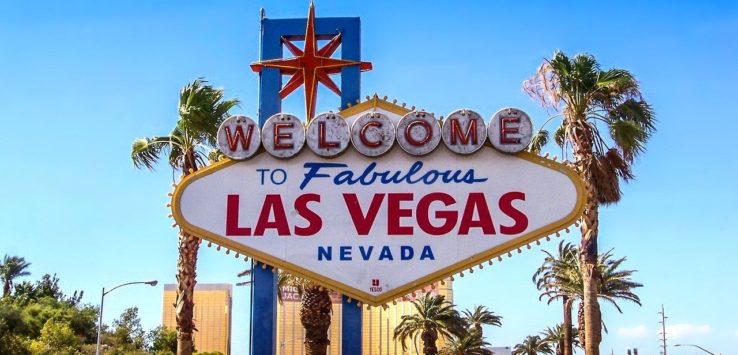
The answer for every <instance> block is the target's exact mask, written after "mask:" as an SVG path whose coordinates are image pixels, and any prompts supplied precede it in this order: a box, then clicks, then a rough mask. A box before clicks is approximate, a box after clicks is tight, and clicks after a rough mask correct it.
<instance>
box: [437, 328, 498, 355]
mask: <svg viewBox="0 0 738 355" xmlns="http://www.w3.org/2000/svg"><path fill="white" fill-rule="evenodd" d="M487 346H489V343H488V342H486V341H484V337H483V336H482V333H480V332H478V331H476V330H472V331H470V332H467V333H466V334H463V335H458V336H457V335H453V336H451V338H449V339H448V341H447V343H446V345H444V346H443V348H442V349H441V351H440V352H439V354H441V355H493V354H494V353H493V352H492V351H491V350H488V349H487V348H486V347H487Z"/></svg>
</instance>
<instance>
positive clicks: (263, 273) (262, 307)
mask: <svg viewBox="0 0 738 355" xmlns="http://www.w3.org/2000/svg"><path fill="white" fill-rule="evenodd" d="M306 26H307V20H306V19H267V18H265V17H264V16H263V12H262V18H261V48H260V50H261V54H260V56H259V57H260V58H259V60H267V59H277V58H282V37H285V38H300V37H304V35H305V28H306ZM315 29H316V31H315V32H316V34H317V35H318V36H335V35H337V34H339V33H341V34H342V44H341V45H342V49H341V58H342V59H347V60H354V61H359V60H361V43H360V40H361V38H360V29H361V23H360V21H359V18H358V17H329V18H317V19H315ZM360 80H361V79H360V69H359V67H358V66H354V67H347V68H343V69H342V70H341V94H342V95H341V107H343V108H345V107H347V106H348V103H356V101H357V100H358V99H359V98H360V97H361V81H360ZM281 88H282V76H281V74H280V72H279V70H278V69H274V68H264V69H263V70H262V71H261V73H260V74H259V110H258V121H259V125H263V124H264V122H265V121H266V120H267V119H268V118H269V117H270V116H272V115H273V114H275V113H279V112H280V111H281V106H282V100H281V99H280V97H279V90H280V89H281ZM252 277H253V280H254V282H253V286H252V288H251V334H250V339H251V341H250V343H251V354H259V355H261V354H276V350H277V347H276V345H277V341H276V335H277V327H276V325H277V297H276V296H277V274H276V273H275V272H272V269H271V267H267V268H262V267H261V266H259V265H257V263H253V266H252ZM342 304H343V312H342V324H343V327H342V330H341V337H342V342H341V343H342V346H341V350H342V354H343V355H354V354H361V340H362V337H361V314H362V313H361V307H357V304H356V301H354V303H348V302H347V299H346V298H345V297H343V302H342Z"/></svg>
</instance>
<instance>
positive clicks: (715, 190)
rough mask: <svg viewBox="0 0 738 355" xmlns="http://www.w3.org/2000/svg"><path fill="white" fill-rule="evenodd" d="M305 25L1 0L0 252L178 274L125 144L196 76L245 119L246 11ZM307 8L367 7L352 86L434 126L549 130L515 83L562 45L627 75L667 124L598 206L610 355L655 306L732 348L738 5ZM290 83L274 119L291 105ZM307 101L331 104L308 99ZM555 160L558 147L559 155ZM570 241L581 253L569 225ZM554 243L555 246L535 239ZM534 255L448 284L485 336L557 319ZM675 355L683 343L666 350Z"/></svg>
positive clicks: (688, 331)
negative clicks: (496, 122) (494, 324)
mask: <svg viewBox="0 0 738 355" xmlns="http://www.w3.org/2000/svg"><path fill="white" fill-rule="evenodd" d="M260 7H264V8H265V9H266V12H267V16H269V17H274V18H283V17H304V16H305V15H306V13H307V1H294V2H292V1H291V2H286V1H276V0H275V1H208V2H203V1H180V2H173V1H172V2H150V1H105V2H99V1H65V2H51V1H49V2H41V1H6V2H2V3H0V77H2V78H3V81H4V82H5V84H4V85H2V86H0V106H1V107H2V110H1V111H0V112H1V113H0V123H1V125H0V127H1V128H0V132H2V134H1V135H0V137H2V138H0V151H3V152H5V154H6V155H5V156H4V158H3V161H5V163H4V164H3V166H4V168H3V169H2V175H0V227H1V228H0V254H6V253H7V254H17V255H21V256H24V257H26V258H27V259H28V260H29V261H31V262H32V263H33V265H32V267H31V271H32V272H33V277H34V278H37V277H40V276H41V275H42V274H43V273H57V274H58V275H59V276H60V277H61V280H62V286H63V288H64V289H65V290H66V291H67V292H70V293H71V292H72V291H73V290H75V289H82V290H85V292H86V296H85V299H86V301H88V302H92V303H97V302H98V298H99V292H100V288H102V287H103V286H108V287H109V286H112V285H115V284H118V283H121V282H126V281H130V280H145V279H158V280H160V281H161V282H166V283H171V282H173V281H174V273H175V262H176V244H177V241H176V233H175V231H174V230H173V229H172V228H171V227H170V224H171V222H170V221H169V220H168V219H167V218H166V216H167V214H168V213H169V211H168V210H167V208H166V207H165V206H164V205H165V203H166V202H167V199H168V198H167V196H166V194H167V192H168V191H169V190H170V184H171V179H172V175H171V172H170V171H169V170H168V169H167V167H166V166H164V165H162V166H161V168H159V169H158V170H157V172H156V173H149V172H146V171H137V170H135V169H133V167H132V164H131V162H130V159H129V153H130V144H131V141H132V140H133V138H135V137H141V136H150V135H156V134H164V133H167V132H168V130H169V129H170V128H171V127H172V125H173V124H174V122H175V120H176V118H177V116H176V115H177V111H176V104H177V94H178V90H179V88H180V87H181V86H182V85H184V84H186V83H187V82H188V81H189V80H191V79H194V78H196V77H199V76H205V77H206V78H207V79H209V80H210V81H211V82H212V83H213V84H215V85H217V86H222V87H224V88H225V92H226V95H227V96H229V97H238V98H239V99H241V100H242V104H241V107H240V108H238V109H237V110H235V112H234V113H242V114H247V115H250V116H252V117H253V116H255V112H256V107H255V105H256V100H257V76H256V75H255V74H253V73H251V71H250V70H249V68H248V64H249V63H250V62H252V61H254V60H256V59H257V56H258V52H257V48H258V44H257V40H258V38H257V34H258V9H259V8H260ZM316 9H317V16H318V17H321V16H322V17H325V16H360V17H361V18H362V37H363V43H362V48H363V56H364V59H365V60H369V61H372V62H373V63H374V70H373V71H371V72H369V73H366V74H364V75H363V79H362V80H363V82H362V84H363V85H362V90H363V94H371V93H374V92H378V93H379V94H380V95H388V96H389V97H390V98H397V99H398V100H399V101H405V102H407V103H408V104H410V105H416V106H418V107H422V108H425V109H427V110H429V111H432V112H436V113H438V114H443V115H445V114H446V113H448V112H450V111H452V110H454V109H456V108H459V107H471V108H473V109H475V110H477V111H478V112H480V113H482V114H483V115H484V116H490V115H491V114H493V113H494V112H495V111H496V110H497V109H499V108H501V107H503V106H517V107H521V108H523V109H524V110H526V111H528V112H529V113H530V114H531V116H532V117H533V118H534V121H535V123H536V124H541V123H542V122H543V121H544V120H545V118H546V112H545V111H544V110H542V109H540V108H539V107H538V106H537V105H536V104H535V103H534V102H533V101H532V100H531V99H529V98H528V97H527V96H526V95H525V94H524V93H523V92H522V90H521V88H520V86H521V82H522V81H523V80H524V79H526V78H528V77H529V76H530V75H531V74H533V72H534V71H535V69H536V68H537V66H538V65H539V64H540V62H541V59H542V58H543V57H546V56H550V55H551V54H552V53H553V51H554V50H556V49H562V50H564V51H565V52H567V53H571V54H573V53H576V52H580V51H585V52H589V53H592V54H594V55H596V56H597V58H598V59H599V60H600V62H601V63H602V65H603V66H604V67H613V66H615V67H621V68H625V69H628V70H631V71H632V72H633V73H634V74H635V75H636V76H637V77H638V79H639V80H640V81H641V85H642V90H643V92H644V95H645V97H646V98H647V99H648V100H649V101H650V102H651V103H652V104H653V106H654V109H655V110H656V113H657V115H658V116H657V117H658V119H659V124H658V129H659V130H658V132H657V133H656V134H655V135H654V137H653V139H652V140H651V142H650V144H649V146H648V151H647V153H646V154H645V155H644V156H642V157H641V158H640V159H639V160H638V163H637V166H636V167H635V172H636V173H637V176H638V179H637V181H636V182H634V183H632V184H630V185H627V186H625V189H624V191H625V197H624V199H623V201H622V202H621V203H620V204H618V205H617V206H614V207H608V208H606V209H604V211H603V212H602V214H601V218H602V219H601V234H600V235H601V242H600V244H601V247H600V248H601V249H602V250H608V249H610V248H615V253H616V254H617V255H622V256H628V262H627V264H626V266H627V267H630V268H635V269H638V270H639V272H638V273H637V274H636V276H635V279H636V280H637V281H639V282H642V283H644V284H645V287H644V288H642V289H640V290H639V291H638V293H639V295H640V296H641V298H642V300H643V307H638V306H635V305H629V304H625V305H624V307H623V309H624V314H618V313H617V311H615V310H614V309H613V308H612V307H610V306H608V305H603V311H604V318H605V322H606V324H607V327H608V328H609V330H610V331H609V333H608V334H606V335H605V337H604V341H603V344H602V349H603V352H604V353H609V352H610V350H611V349H612V350H614V351H615V353H621V354H622V353H624V349H625V348H626V347H629V346H637V347H639V348H640V349H641V353H642V354H653V353H657V351H658V349H657V346H658V342H657V339H658V336H657V321H658V315H657V312H658V310H659V307H660V306H661V304H662V303H663V304H664V305H665V307H666V311H667V315H668V316H669V319H668V325H670V326H671V328H670V329H669V331H670V337H671V338H672V339H673V340H670V343H671V344H674V343H677V342H678V343H696V344H700V345H702V346H704V347H706V348H708V349H712V350H714V351H715V352H718V351H719V352H722V353H725V354H727V353H730V352H731V351H735V350H736V349H738V320H736V317H735V315H736V314H737V313H736V309H738V298H736V297H735V294H736V293H738V286H737V284H736V283H735V282H733V281H732V279H733V272H734V271H735V270H736V269H738V258H736V257H735V250H736V249H738V238H737V237H738V233H736V232H735V228H734V225H733V222H734V221H735V220H733V219H732V218H735V216H736V212H738V207H737V206H738V189H736V187H735V181H738V170H737V166H736V163H738V159H736V157H735V155H734V153H733V151H734V149H733V148H734V146H735V145H734V144H732V143H731V142H732V141H733V137H734V132H735V131H736V130H737V129H738V124H737V123H736V122H737V121H736V120H735V119H734V117H735V113H734V112H735V110H736V107H735V99H734V97H735V83H736V82H738V70H736V69H735V65H736V63H738V36H737V35H736V33H738V3H736V2H727V1H726V2H719V1H713V2H704V3H702V4H699V5H698V4H691V5H690V4H682V3H681V2H650V3H648V4H645V3H642V2H632V3H607V4H604V3H603V4H594V3H590V2H573V3H569V4H562V3H558V2H545V1H540V2H528V3H525V4H523V3H522V2H521V3H518V2H504V3H503V2H487V1H468V2H463V3H461V4H459V3H452V2H441V1H437V2H436V1H430V2H398V1H372V2H367V1H363V2H355V1H328V0H319V1H317V3H316ZM301 95H302V94H301V91H298V94H294V95H293V97H291V98H290V99H289V100H288V101H287V102H286V103H285V109H286V110H291V111H293V112H302V108H301V107H302V106H301V105H302V101H301V100H302V97H301ZM320 95H321V96H319V97H320V99H319V106H318V111H319V112H320V111H321V110H328V109H335V107H337V106H338V99H337V98H334V97H332V96H330V95H328V94H327V93H326V91H325V90H322V91H321V92H320ZM551 152H552V153H555V152H556V149H553V148H552V147H551ZM566 238H567V240H570V241H572V242H575V241H577V239H578V237H577V236H576V235H575V234H571V235H568V236H566ZM544 247H555V243H554V242H552V243H548V244H545V243H544ZM541 254H542V253H541V252H540V251H539V249H538V248H534V249H533V250H532V251H526V252H524V253H523V254H522V255H516V256H514V257H513V258H512V259H509V260H505V261H504V262H502V263H500V264H499V265H496V266H495V267H493V268H485V269H484V270H483V271H482V272H475V273H474V275H473V277H466V278H464V279H462V280H461V281H459V282H458V283H457V285H456V292H455V301H456V303H458V304H459V305H460V306H462V307H470V306H472V305H474V304H485V305H488V306H489V307H490V308H492V309H493V310H495V311H496V312H497V313H499V314H501V315H503V316H504V326H503V327H502V328H500V329H497V328H495V329H489V330H488V331H487V332H486V334H489V335H490V337H491V338H490V340H491V341H492V342H493V343H494V344H496V345H514V344H515V343H517V342H519V341H520V340H521V339H522V338H523V337H524V336H525V335H527V334H531V333H535V332H538V331H540V330H542V329H543V328H545V327H546V326H549V325H552V324H554V323H555V322H558V321H560V313H561V312H560V307H559V306H557V305H552V306H546V305H545V304H543V303H541V302H538V301H537V293H536V290H535V288H534V287H533V285H532V283H531V282H530V275H531V273H532V272H533V271H534V269H535V268H536V267H537V266H538V265H539V263H540V261H541ZM246 266H247V265H246V264H245V263H243V262H242V261H237V260H235V259H234V258H232V257H226V256H225V255H224V254H222V253H218V252H216V251H215V250H214V249H207V248H203V249H202V251H201V253H200V263H199V268H198V275H199V282H203V283H207V282H235V281H236V277H235V274H236V273H237V272H238V271H241V270H242V269H244V268H245V267H246ZM247 304H248V297H247V290H246V289H237V290H236V291H235V294H234V312H235V315H234V318H233V324H234V330H233V338H234V339H233V348H234V352H235V353H237V354H242V353H244V352H245V350H243V349H246V346H247V339H248V336H247V334H248V326H247V323H248V308H247ZM133 305H136V306H138V307H139V308H140V310H141V316H142V320H143V323H144V325H145V326H146V327H147V328H151V327H154V326H157V325H159V324H160V323H161V309H162V287H161V286H157V287H156V288H151V287H148V286H141V287H129V288H124V289H120V290H117V291H116V292H115V293H114V294H111V295H110V296H109V297H107V298H106V312H105V321H106V322H110V321H111V320H112V319H113V318H114V317H116V316H117V315H118V314H120V312H121V311H122V310H123V309H124V308H126V307H129V306H133ZM669 353H670V354H693V353H695V352H694V351H693V350H687V349H685V348H670V349H669Z"/></svg>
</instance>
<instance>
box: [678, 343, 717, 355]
mask: <svg viewBox="0 0 738 355" xmlns="http://www.w3.org/2000/svg"><path fill="white" fill-rule="evenodd" d="M674 346H693V347H695V348H697V349H700V350H702V351H704V352H706V353H708V354H711V355H715V353H713V352H711V351H708V350H707V349H705V348H703V347H701V346H699V345H694V344H674Z"/></svg>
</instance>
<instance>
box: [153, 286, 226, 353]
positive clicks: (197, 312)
mask: <svg viewBox="0 0 738 355" xmlns="http://www.w3.org/2000/svg"><path fill="white" fill-rule="evenodd" d="M176 290H177V289H176V285H173V284H167V285H164V313H163V314H164V315H163V319H162V325H164V326H165V327H167V328H170V329H175V328H176V326H177V323H176V318H175V317H176V312H175V308H174V303H175V300H176V298H175V297H176ZM231 294H232V286H231V285H230V284H197V286H195V296H194V301H195V309H194V315H193V318H194V320H195V327H196V328H197V331H196V332H195V333H194V334H193V341H194V343H195V349H196V350H197V351H199V352H214V351H218V352H221V353H223V354H224V355H229V354H230V353H231V304H232V300H231Z"/></svg>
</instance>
